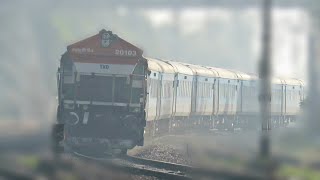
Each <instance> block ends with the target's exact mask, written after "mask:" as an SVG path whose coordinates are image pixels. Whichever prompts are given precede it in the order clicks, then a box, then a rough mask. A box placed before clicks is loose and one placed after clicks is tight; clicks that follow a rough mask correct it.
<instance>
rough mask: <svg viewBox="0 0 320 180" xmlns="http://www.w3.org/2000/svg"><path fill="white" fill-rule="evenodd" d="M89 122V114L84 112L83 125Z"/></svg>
mask: <svg viewBox="0 0 320 180" xmlns="http://www.w3.org/2000/svg"><path fill="white" fill-rule="evenodd" d="M88 121H89V112H85V113H84V115H83V124H87V123H88Z"/></svg>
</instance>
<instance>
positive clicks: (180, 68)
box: [165, 61, 193, 75]
mask: <svg viewBox="0 0 320 180" xmlns="http://www.w3.org/2000/svg"><path fill="white" fill-rule="evenodd" d="M165 62H166V63H168V64H170V65H171V66H172V67H173V69H174V71H175V72H176V73H180V74H186V75H193V71H192V70H191V68H190V67H188V66H186V65H183V64H181V63H179V62H175V61H165Z"/></svg>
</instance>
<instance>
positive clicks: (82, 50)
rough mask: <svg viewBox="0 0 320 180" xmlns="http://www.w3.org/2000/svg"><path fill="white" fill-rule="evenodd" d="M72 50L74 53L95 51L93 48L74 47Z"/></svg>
mask: <svg viewBox="0 0 320 180" xmlns="http://www.w3.org/2000/svg"><path fill="white" fill-rule="evenodd" d="M71 52H73V53H80V54H81V53H93V52H94V51H93V49H91V48H84V47H83V48H72V49H71Z"/></svg>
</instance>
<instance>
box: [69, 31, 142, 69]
mask: <svg viewBox="0 0 320 180" xmlns="http://www.w3.org/2000/svg"><path fill="white" fill-rule="evenodd" d="M67 52H68V54H69V57H70V58H71V60H72V61H74V62H79V63H97V64H131V65H134V64H136V63H137V62H138V60H139V59H141V56H142V53H143V51H142V50H141V49H139V48H138V47H136V46H134V45H133V44H131V43H129V42H127V41H125V40H124V39H122V38H120V37H119V36H117V35H116V34H113V33H112V32H111V31H106V30H104V29H103V30H101V31H100V32H99V33H98V34H96V35H94V36H91V37H89V38H86V39H84V40H81V41H78V42H76V43H74V44H71V45H69V46H68V47H67Z"/></svg>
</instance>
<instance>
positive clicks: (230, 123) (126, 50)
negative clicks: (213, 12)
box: [52, 29, 305, 154]
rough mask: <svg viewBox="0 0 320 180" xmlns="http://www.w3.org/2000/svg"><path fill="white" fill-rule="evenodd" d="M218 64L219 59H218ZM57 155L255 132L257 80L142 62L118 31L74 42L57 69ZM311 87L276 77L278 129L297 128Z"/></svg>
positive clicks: (218, 70)
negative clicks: (171, 136) (209, 133)
mask: <svg viewBox="0 0 320 180" xmlns="http://www.w3.org/2000/svg"><path fill="white" fill-rule="evenodd" d="M212 62H214V60H213V61H212ZM57 86H58V108H57V123H56V124H55V125H54V127H53V131H52V132H53V133H52V134H53V139H54V141H53V142H54V143H53V145H54V146H53V148H54V150H55V151H59V152H60V151H64V152H68V151H74V150H77V151H83V152H92V151H99V152H110V153H120V154H124V153H126V152H127V150H128V149H132V148H134V147H135V146H143V144H144V138H145V137H147V136H157V135H163V134H167V133H171V132H176V131H184V130H197V129H201V130H203V129H207V130H210V129H218V130H230V131H233V130H234V129H236V128H238V129H256V128H259V126H260V124H261V122H260V120H259V119H260V118H259V117H258V115H259V102H258V94H259V78H258V77H257V76H256V75H254V74H248V73H244V72H240V71H235V70H229V69H222V68H216V67H211V66H202V65H196V64H190V63H185V62H178V61H175V60H164V59H156V58H149V57H144V56H143V51H142V50H141V49H140V48H138V47H136V46H135V45H133V44H131V43H129V42H128V41H126V40H124V39H122V38H120V37H119V36H117V35H116V34H114V33H112V31H106V30H104V29H103V30H101V31H100V32H99V33H98V34H96V35H93V36H91V37H88V38H86V39H84V40H81V41H79V42H76V43H74V44H71V45H69V46H68V47H67V51H66V52H65V53H64V54H63V55H62V57H61V60H60V67H59V68H58V71H57ZM304 88H305V85H304V82H303V81H302V80H299V79H294V78H276V77H274V78H272V86H271V90H272V97H271V121H272V126H273V127H281V126H287V125H288V124H289V123H290V122H294V121H296V119H297V116H298V114H299V111H300V102H301V101H303V100H304V97H305V91H304Z"/></svg>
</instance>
